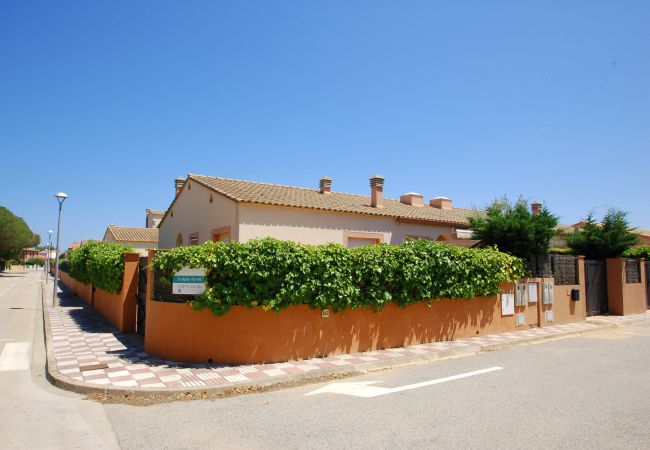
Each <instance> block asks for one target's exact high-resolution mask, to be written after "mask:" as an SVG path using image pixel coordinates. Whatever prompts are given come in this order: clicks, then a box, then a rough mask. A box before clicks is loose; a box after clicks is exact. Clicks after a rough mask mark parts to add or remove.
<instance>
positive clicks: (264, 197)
mask: <svg viewBox="0 0 650 450" xmlns="http://www.w3.org/2000/svg"><path fill="white" fill-rule="evenodd" d="M188 179H190V180H194V181H196V182H197V183H200V184H202V185H203V186H205V187H207V188H208V189H211V190H213V191H215V192H218V193H220V194H222V195H224V196H226V197H228V198H230V199H231V200H234V201H236V202H242V203H256V204H263V205H275V206H289V207H296V208H308V209H318V210H323V211H335V212H345V213H357V214H367V215H371V216H383V217H394V218H398V219H409V220H416V221H419V220H421V221H425V222H437V223H448V224H457V225H467V224H468V217H470V216H472V215H477V214H482V213H481V212H480V211H477V210H473V209H461V208H454V209H451V210H444V209H438V208H434V207H431V206H429V205H425V206H411V205H405V204H404V203H401V202H400V201H399V200H394V199H389V198H384V207H383V208H373V207H372V206H370V196H367V195H357V194H344V193H340V192H332V193H330V194H321V193H320V191H319V190H318V189H307V188H301V187H293V186H282V185H277V184H268V183H257V182H252V181H242V180H233V179H229V178H215V177H207V176H203V175H195V174H189V175H188Z"/></svg>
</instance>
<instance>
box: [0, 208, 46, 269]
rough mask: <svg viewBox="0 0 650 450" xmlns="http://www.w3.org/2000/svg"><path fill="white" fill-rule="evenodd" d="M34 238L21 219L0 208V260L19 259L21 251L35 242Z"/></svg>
mask: <svg viewBox="0 0 650 450" xmlns="http://www.w3.org/2000/svg"><path fill="white" fill-rule="evenodd" d="M35 236H37V235H35V234H34V233H32V230H30V229H29V227H28V226H27V224H26V223H25V221H24V220H23V219H21V218H20V217H18V216H15V215H14V214H13V213H12V212H11V211H9V210H8V209H7V208H5V207H3V206H0V260H12V259H19V258H20V256H21V254H22V250H23V249H24V248H26V247H29V246H30V245H31V244H32V243H33V242H35V239H36V238H35ZM39 240H40V238H39Z"/></svg>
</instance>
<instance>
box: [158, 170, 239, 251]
mask: <svg viewBox="0 0 650 450" xmlns="http://www.w3.org/2000/svg"><path fill="white" fill-rule="evenodd" d="M188 187H190V189H188ZM210 196H212V203H210ZM172 212H173V214H174V215H173V217H172ZM228 226H229V227H231V238H232V240H237V204H236V203H235V202H234V201H232V200H230V199H228V198H226V197H224V196H222V195H220V194H217V193H216V192H213V191H211V190H209V189H207V188H206V187H204V186H202V185H200V184H198V183H196V182H193V181H192V180H190V181H189V182H188V183H185V185H184V186H183V190H182V191H181V192H180V193H179V194H178V197H177V199H176V201H175V202H174V203H173V205H172V206H171V207H170V210H169V211H168V213H167V217H165V219H164V220H163V221H162V222H161V223H160V225H159V226H158V228H159V232H158V233H159V234H158V248H173V247H176V237H177V236H178V233H181V235H182V237H183V245H188V243H189V235H190V234H192V233H198V234H199V243H200V244H202V243H204V242H206V241H209V240H211V239H212V230H213V229H215V228H222V227H228Z"/></svg>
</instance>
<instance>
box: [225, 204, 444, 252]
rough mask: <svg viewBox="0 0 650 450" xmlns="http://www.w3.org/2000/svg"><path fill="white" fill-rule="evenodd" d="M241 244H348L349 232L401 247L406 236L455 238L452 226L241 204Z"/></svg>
mask: <svg viewBox="0 0 650 450" xmlns="http://www.w3.org/2000/svg"><path fill="white" fill-rule="evenodd" d="M238 216H239V241H240V242H246V241H247V240H249V239H255V238H261V237H267V236H270V237H274V238H277V239H281V240H291V241H297V242H303V243H305V244H325V243H328V242H336V243H339V244H344V245H345V244H347V239H346V232H358V233H379V234H381V235H382V238H383V242H385V243H388V244H401V243H402V242H404V240H405V239H406V237H407V236H422V237H428V238H430V239H432V240H436V239H437V238H438V236H440V235H444V236H445V237H446V238H451V237H452V236H453V228H452V227H449V226H431V225H419V224H409V223H400V222H398V221H397V219H394V218H389V217H377V216H367V215H361V214H346V213H333V212H325V211H318V210H310V209H303V208H287V207H277V206H264V205H252V204H245V203H240V204H239V205H238Z"/></svg>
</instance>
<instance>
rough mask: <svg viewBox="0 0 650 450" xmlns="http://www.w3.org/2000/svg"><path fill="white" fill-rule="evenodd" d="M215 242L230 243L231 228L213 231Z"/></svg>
mask: <svg viewBox="0 0 650 450" xmlns="http://www.w3.org/2000/svg"><path fill="white" fill-rule="evenodd" d="M212 241H213V242H230V227H221V228H214V229H213V230H212Z"/></svg>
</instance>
